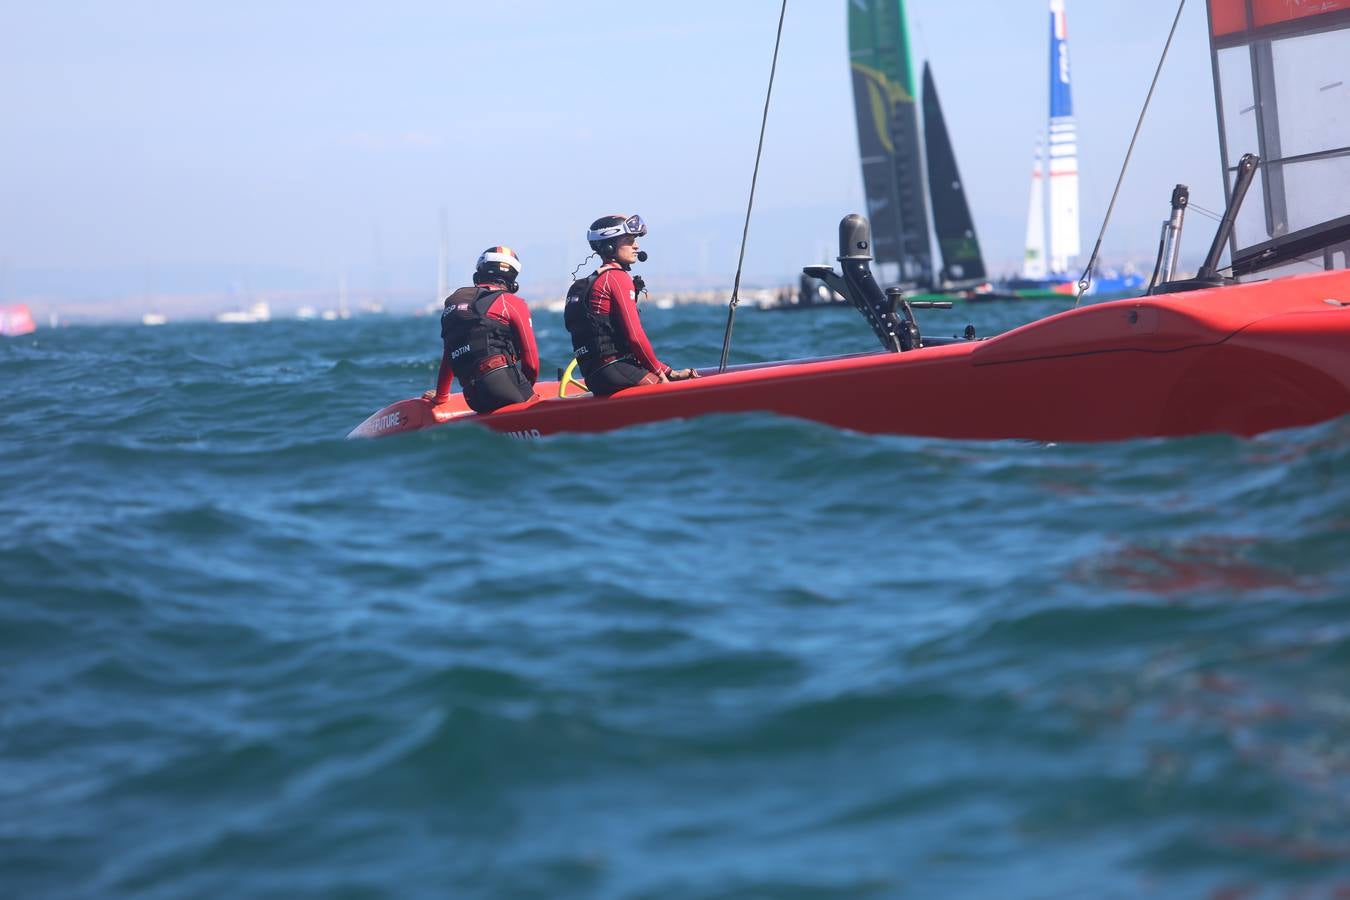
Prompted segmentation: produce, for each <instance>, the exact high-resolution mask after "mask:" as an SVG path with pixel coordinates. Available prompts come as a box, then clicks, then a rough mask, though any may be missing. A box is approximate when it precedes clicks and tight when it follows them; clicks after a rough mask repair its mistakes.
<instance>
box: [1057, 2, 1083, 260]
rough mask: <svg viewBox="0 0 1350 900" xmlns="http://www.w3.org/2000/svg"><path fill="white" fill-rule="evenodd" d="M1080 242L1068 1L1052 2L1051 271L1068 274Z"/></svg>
mask: <svg viewBox="0 0 1350 900" xmlns="http://www.w3.org/2000/svg"><path fill="white" fill-rule="evenodd" d="M1079 252H1080V247H1079V242H1078V127H1077V125H1075V123H1074V119H1073V96H1072V94H1071V92H1070V85H1069V26H1068V20H1067V18H1066V16H1065V14H1064V0H1050V271H1051V272H1052V273H1055V274H1061V273H1065V272H1068V271H1069V270H1070V269H1071V268H1072V266H1073V264H1074V259H1075V257H1077V256H1078V254H1079Z"/></svg>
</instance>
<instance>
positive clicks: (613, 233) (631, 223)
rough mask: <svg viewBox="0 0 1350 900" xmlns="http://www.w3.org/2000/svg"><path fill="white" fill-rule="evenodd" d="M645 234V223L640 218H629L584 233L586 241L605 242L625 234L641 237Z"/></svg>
mask: <svg viewBox="0 0 1350 900" xmlns="http://www.w3.org/2000/svg"><path fill="white" fill-rule="evenodd" d="M646 233H647V223H646V222H644V221H642V216H629V217H628V218H626V219H624V220H623V221H622V222H616V223H615V224H613V225H606V226H605V227H604V228H593V229H590V230H588V231H587V232H586V240H588V241H607V240H609V239H611V238H616V237H623V236H624V235H625V234H631V235H634V236H636V237H642V236H643V235H645V234H646Z"/></svg>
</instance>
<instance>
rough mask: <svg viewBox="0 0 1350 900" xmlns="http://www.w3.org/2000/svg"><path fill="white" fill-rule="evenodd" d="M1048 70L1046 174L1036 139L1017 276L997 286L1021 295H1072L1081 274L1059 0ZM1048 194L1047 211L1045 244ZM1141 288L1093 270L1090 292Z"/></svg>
mask: <svg viewBox="0 0 1350 900" xmlns="http://www.w3.org/2000/svg"><path fill="white" fill-rule="evenodd" d="M1049 74H1050V78H1049V84H1050V122H1049V132H1048V133H1049V136H1050V139H1049V146H1048V151H1049V152H1048V156H1049V172H1048V173H1047V172H1046V158H1045V155H1044V154H1042V144H1041V141H1040V140H1039V138H1038V139H1037V141H1036V154H1035V163H1034V165H1033V168H1032V171H1031V203H1030V205H1029V209H1028V212H1027V246H1026V253H1025V256H1024V258H1023V262H1022V272H1021V276H1020V277H1018V278H1012V279H1009V280H1007V281H1005V282H1002V283H1001V284H1000V285H999V287H1000V288H1001V289H1002V290H1004V291H1008V292H1013V293H1016V294H1018V295H1020V296H1023V297H1037V296H1046V295H1060V294H1072V293H1075V292H1076V290H1077V286H1076V285H1077V281H1078V277H1079V275H1080V274H1081V272H1080V270H1078V269H1077V268H1076V263H1077V261H1078V255H1079V254H1080V253H1081V252H1082V245H1081V243H1080V241H1079V216H1078V124H1077V122H1076V121H1075V120H1074V115H1073V85H1072V79H1071V75H1070V68H1069V23H1068V15H1067V14H1066V12H1065V9H1064V0H1050V69H1049ZM1047 174H1048V176H1049V177H1048V178H1047V177H1046V176H1047ZM1047 182H1048V186H1047ZM1047 198H1048V201H1049V212H1050V214H1049V217H1048V223H1049V241H1048V244H1047V240H1046V237H1047V234H1046V231H1047V229H1046V224H1047V216H1046V202H1047ZM1047 246H1048V251H1049V252H1048V254H1047ZM1143 287H1144V277H1143V276H1142V275H1138V274H1135V273H1119V272H1110V271H1104V272H1098V273H1094V276H1093V279H1092V284H1091V285H1090V287H1089V292H1090V293H1094V294H1120V293H1126V292H1137V291H1140V290H1142V289H1143Z"/></svg>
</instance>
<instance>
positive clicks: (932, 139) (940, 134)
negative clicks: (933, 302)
mask: <svg viewBox="0 0 1350 900" xmlns="http://www.w3.org/2000/svg"><path fill="white" fill-rule="evenodd" d="M923 136H924V154H925V157H926V159H927V161H928V196H929V199H930V200H931V201H932V203H933V231H934V232H935V233H936V234H937V242H938V250H939V252H940V255H941V257H942V273H941V278H940V279H939V282H938V283H937V284H936V285H935V286H936V287H939V288H946V287H956V286H960V285H963V284H966V285H968V284H978V283H979V282H982V281H984V279H985V271H984V256H983V254H981V253H980V240H979V238H977V237H976V236H975V220H974V219H973V218H972V217H971V215H970V204H969V203H968V202H967V201H966V190H965V188H964V187H963V186H962V183H961V173H960V172H959V171H957V168H956V154H955V153H953V152H952V142H951V137H950V135H949V134H948V133H947V121H946V119H945V118H944V117H943V115H942V104H940V103H939V102H938V94H937V83H936V82H935V81H934V79H933V70H932V67H931V66H929V64H928V63H926V62H925V63H924V66H923Z"/></svg>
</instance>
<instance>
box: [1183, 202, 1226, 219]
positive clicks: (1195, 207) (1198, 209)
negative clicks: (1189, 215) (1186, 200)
mask: <svg viewBox="0 0 1350 900" xmlns="http://www.w3.org/2000/svg"><path fill="white" fill-rule="evenodd" d="M1187 208H1188V209H1190V210H1193V211H1195V212H1198V213H1199V214H1200V215H1202V216H1208V217H1209V218H1211V219H1213V220H1214V221H1215V222H1222V221H1223V213H1216V212H1215V211H1214V210H1212V209H1205V208H1204V207H1203V206H1201V205H1200V204H1199V203H1196V202H1195V201H1194V200H1192V201H1191V202H1190V204H1189V205H1188V206H1187Z"/></svg>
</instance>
